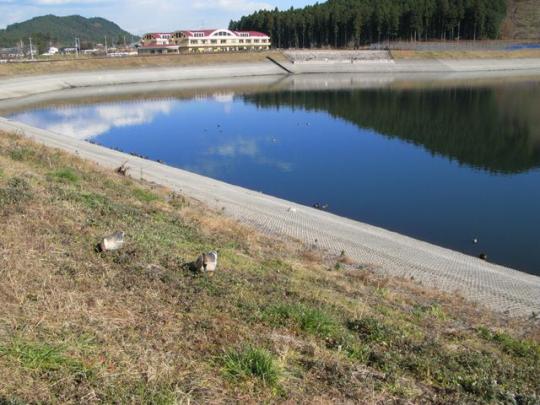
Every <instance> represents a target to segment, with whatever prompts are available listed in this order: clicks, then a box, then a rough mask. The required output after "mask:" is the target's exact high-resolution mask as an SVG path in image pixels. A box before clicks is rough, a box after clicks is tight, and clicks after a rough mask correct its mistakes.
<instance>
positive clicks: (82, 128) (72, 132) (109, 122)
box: [17, 100, 172, 139]
mask: <svg viewBox="0 0 540 405" xmlns="http://www.w3.org/2000/svg"><path fill="white" fill-rule="evenodd" d="M171 110H172V101H166V100H161V101H144V102H138V103H126V104H103V105H98V106H82V107H81V106H74V107H65V108H60V109H54V110H49V111H47V114H45V115H42V114H33V113H32V112H28V113H23V114H20V115H19V116H18V117H17V120H20V121H23V122H26V123H28V124H30V125H33V126H35V127H38V128H43V129H47V130H49V131H53V132H56V133H59V134H62V135H67V136H70V137H73V138H77V139H91V138H95V137H97V136H99V135H102V134H104V133H106V132H108V131H110V130H111V129H112V128H121V127H129V126H136V125H143V124H149V123H151V122H152V121H153V120H154V119H155V118H156V117H157V116H158V115H160V114H162V115H168V114H170V112H171Z"/></svg>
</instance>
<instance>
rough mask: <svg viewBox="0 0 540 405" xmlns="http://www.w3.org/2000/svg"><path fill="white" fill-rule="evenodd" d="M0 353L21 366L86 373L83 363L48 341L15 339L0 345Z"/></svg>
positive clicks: (35, 369) (38, 369) (40, 369)
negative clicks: (35, 341)
mask: <svg viewBox="0 0 540 405" xmlns="http://www.w3.org/2000/svg"><path fill="white" fill-rule="evenodd" d="M0 355H2V356H6V357H9V358H11V359H13V360H15V361H16V362H18V363H19V364H20V366H21V367H23V368H25V369H28V370H33V371H40V372H47V371H56V370H60V369H68V370H70V371H71V372H81V373H85V372H86V371H87V370H86V369H85V367H84V366H83V364H82V363H81V362H80V361H78V360H75V359H73V358H72V357H69V356H67V355H66V354H65V353H64V349H63V348H61V347H57V346H53V345H50V344H48V343H31V342H25V341H23V340H19V339H15V340H13V341H11V342H10V343H9V344H7V345H0Z"/></svg>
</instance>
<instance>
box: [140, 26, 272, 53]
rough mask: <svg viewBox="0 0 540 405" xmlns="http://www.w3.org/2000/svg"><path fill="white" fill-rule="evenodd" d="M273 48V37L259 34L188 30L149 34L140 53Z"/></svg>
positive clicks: (142, 44)
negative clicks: (271, 39)
mask: <svg viewBox="0 0 540 405" xmlns="http://www.w3.org/2000/svg"><path fill="white" fill-rule="evenodd" d="M270 45H271V42H270V37H269V36H268V35H266V34H263V33H261V32H257V31H231V30H227V29H212V30H187V31H175V32H173V33H170V34H169V33H167V34H166V33H150V34H146V35H145V36H144V37H143V39H142V41H141V46H140V47H139V54H158V53H159V54H167V53H195V52H197V53H204V52H231V51H263V50H268V49H270Z"/></svg>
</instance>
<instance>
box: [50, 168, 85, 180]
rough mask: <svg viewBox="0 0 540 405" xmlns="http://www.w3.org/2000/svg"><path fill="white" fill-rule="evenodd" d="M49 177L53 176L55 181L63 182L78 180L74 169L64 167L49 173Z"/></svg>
mask: <svg viewBox="0 0 540 405" xmlns="http://www.w3.org/2000/svg"><path fill="white" fill-rule="evenodd" d="M50 175H51V177H52V178H54V179H55V180H56V181H60V182H63V183H72V184H75V183H78V182H79V175H78V174H77V173H76V172H75V170H73V169H71V168H69V167H65V168H63V169H59V170H56V171H54V172H52V173H50Z"/></svg>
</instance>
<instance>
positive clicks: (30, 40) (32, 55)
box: [28, 37, 34, 60]
mask: <svg viewBox="0 0 540 405" xmlns="http://www.w3.org/2000/svg"><path fill="white" fill-rule="evenodd" d="M28 41H29V42H30V59H32V60H34V51H33V49H32V37H28Z"/></svg>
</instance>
